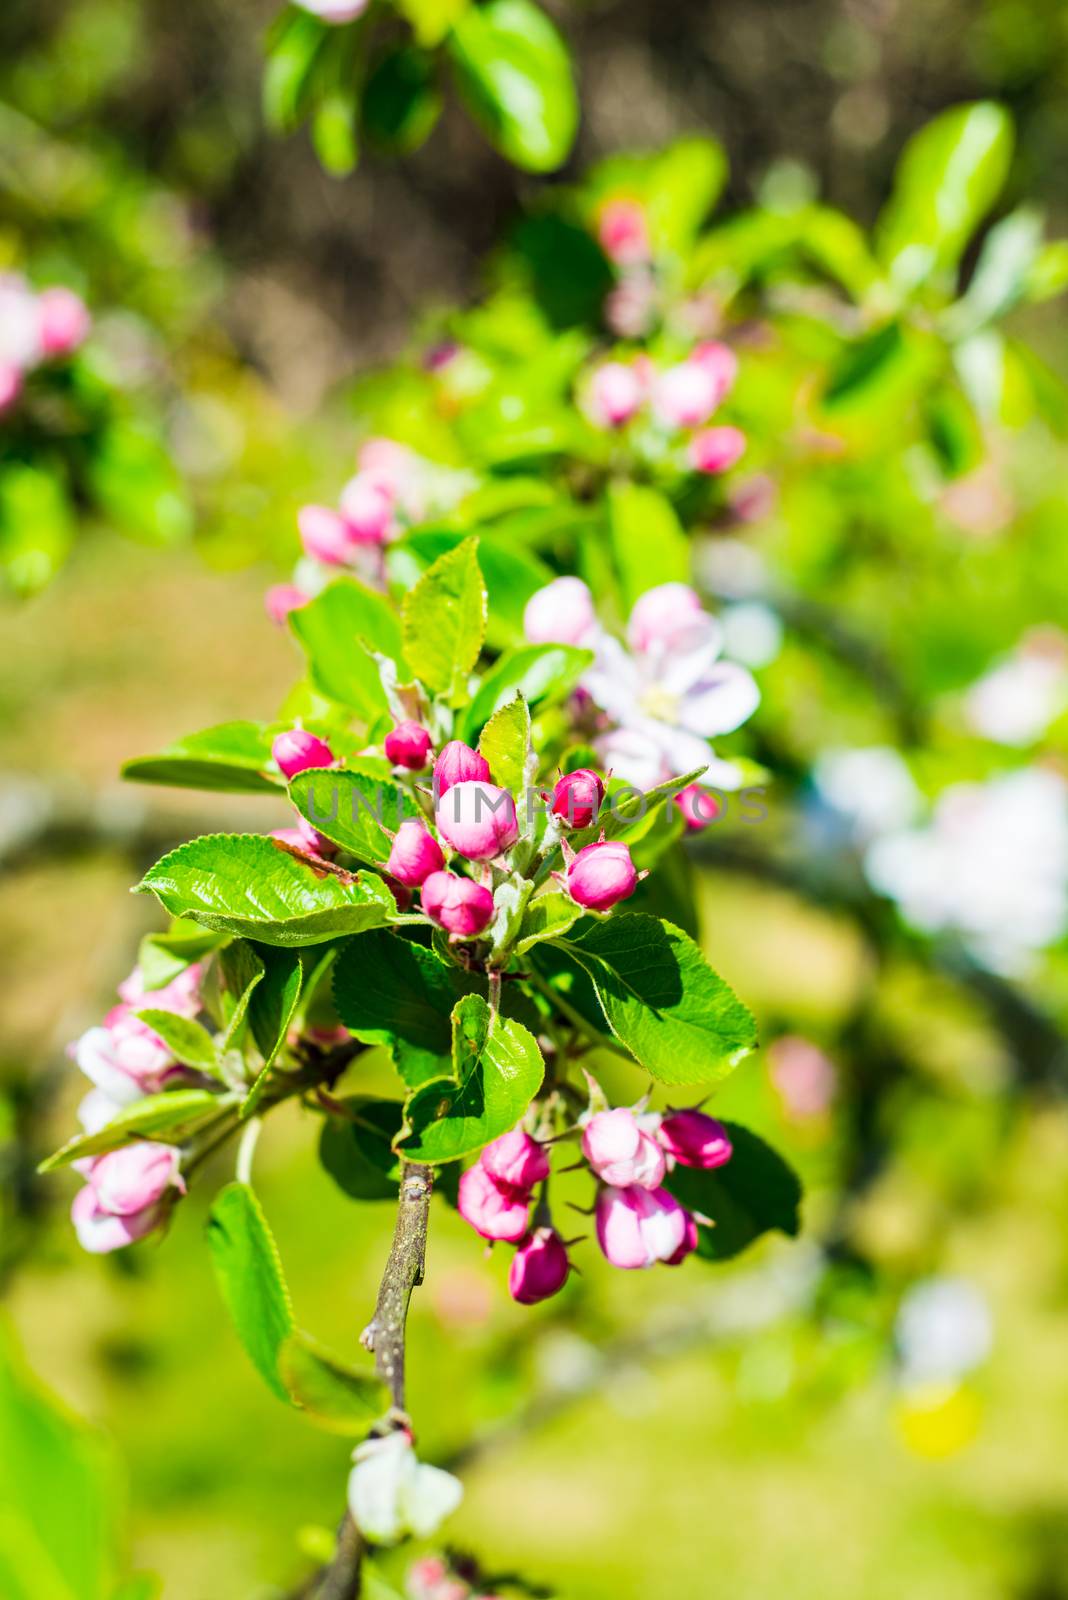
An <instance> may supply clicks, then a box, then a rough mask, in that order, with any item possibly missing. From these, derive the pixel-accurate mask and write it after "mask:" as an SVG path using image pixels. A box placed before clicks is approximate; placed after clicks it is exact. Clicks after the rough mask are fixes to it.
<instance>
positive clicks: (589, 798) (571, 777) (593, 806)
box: [552, 767, 604, 828]
mask: <svg viewBox="0 0 1068 1600" xmlns="http://www.w3.org/2000/svg"><path fill="white" fill-rule="evenodd" d="M603 799H604V781H603V779H602V778H601V777H600V775H599V774H598V773H596V772H594V771H593V770H592V769H591V768H590V767H578V768H576V770H575V771H574V772H565V773H564V774H563V776H562V777H560V778H559V779H558V780H557V782H556V785H555V787H554V789H553V803H552V812H553V816H555V817H560V818H561V819H562V820H563V821H564V822H566V823H567V824H568V825H569V827H572V828H588V827H589V826H590V823H591V822H596V820H597V815H598V812H599V811H600V809H601V802H602V801H603Z"/></svg>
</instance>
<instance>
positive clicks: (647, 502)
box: [608, 483, 690, 611]
mask: <svg viewBox="0 0 1068 1600" xmlns="http://www.w3.org/2000/svg"><path fill="white" fill-rule="evenodd" d="M608 526H609V530H610V532H611V536H612V549H613V551H614V552H615V558H616V566H617V568H618V570H619V579H620V585H621V588H622V591H623V600H624V603H625V605H626V607H627V609H628V611H629V609H630V607H631V606H632V605H633V604H634V602H635V600H637V598H638V596H639V595H642V594H644V593H645V591H646V589H652V588H655V587H656V585H657V584H661V583H689V581H690V547H689V542H688V540H687V538H686V535H685V534H684V533H683V531H682V524H681V523H680V522H679V519H678V517H677V516H676V515H675V511H674V508H673V507H672V505H671V502H670V501H669V500H667V499H665V497H664V496H663V495H662V494H660V492H659V491H658V490H656V489H649V488H646V487H645V486H644V485H642V484H637V483H620V484H613V485H612V486H611V487H610V489H609V491H608Z"/></svg>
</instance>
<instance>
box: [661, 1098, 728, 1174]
mask: <svg viewBox="0 0 1068 1600" xmlns="http://www.w3.org/2000/svg"><path fill="white" fill-rule="evenodd" d="M656 1137H657V1139H658V1140H659V1142H660V1144H661V1146H662V1147H663V1148H664V1149H665V1150H666V1151H667V1153H668V1155H669V1156H671V1157H672V1159H673V1160H675V1161H677V1162H678V1163H679V1165H680V1166H683V1167H701V1168H703V1169H704V1170H705V1171H706V1172H708V1171H711V1170H712V1169H713V1168H714V1167H722V1166H723V1165H724V1164H725V1163H726V1162H728V1161H729V1160H730V1158H731V1155H732V1154H733V1149H732V1146H731V1141H730V1138H729V1136H728V1134H727V1130H726V1128H725V1127H724V1126H723V1124H722V1122H717V1121H716V1119H715V1117H709V1116H706V1115H705V1113H704V1112H703V1111H693V1110H690V1111H673V1112H672V1113H671V1114H670V1115H669V1116H666V1117H663V1118H662V1119H661V1122H660V1126H659V1128H658V1129H657V1133H656Z"/></svg>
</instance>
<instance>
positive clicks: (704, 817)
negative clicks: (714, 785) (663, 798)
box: [675, 783, 722, 833]
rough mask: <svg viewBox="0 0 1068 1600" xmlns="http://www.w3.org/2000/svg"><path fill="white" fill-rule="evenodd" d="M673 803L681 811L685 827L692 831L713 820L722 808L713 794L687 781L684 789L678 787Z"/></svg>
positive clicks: (704, 826)
mask: <svg viewBox="0 0 1068 1600" xmlns="http://www.w3.org/2000/svg"><path fill="white" fill-rule="evenodd" d="M675 804H676V806H677V807H678V809H679V810H680V811H681V812H682V816H683V820H684V821H685V823H686V826H687V828H688V829H690V830H691V831H692V832H694V833H696V832H697V831H698V830H699V829H701V828H707V827H708V825H709V823H710V822H715V820H716V818H717V817H718V816H719V814H720V811H721V810H722V807H721V806H720V803H719V801H718V800H717V799H716V797H715V795H714V794H712V793H711V792H710V791H709V790H708V789H705V788H703V787H702V786H701V784H699V783H688V784H687V785H686V787H685V789H680V790H679V792H678V794H677V795H676V796H675Z"/></svg>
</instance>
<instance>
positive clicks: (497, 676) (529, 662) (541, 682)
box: [463, 644, 593, 741]
mask: <svg viewBox="0 0 1068 1600" xmlns="http://www.w3.org/2000/svg"><path fill="white" fill-rule="evenodd" d="M592 660H593V654H592V652H591V651H589V650H577V649H576V648H575V646H574V645H570V644H528V645H522V646H521V647H520V648H519V649H518V650H510V651H509V652H508V653H507V654H506V655H503V656H501V658H500V660H499V661H497V662H495V663H494V665H493V666H492V667H491V668H490V669H489V671H488V672H487V673H485V674H484V675H483V678H482V682H481V684H480V686H479V690H478V693H477V694H476V695H475V698H474V700H473V701H472V702H471V704H470V706H469V707H468V709H467V714H466V716H465V718H464V734H463V737H464V738H465V739H467V740H469V741H470V740H471V739H474V738H476V737H477V736H478V734H479V733H480V732H481V730H482V728H483V727H484V725H485V724H486V723H487V722H488V721H489V719H490V717H492V715H493V713H494V712H495V711H499V710H500V708H501V707H502V706H504V705H507V704H508V702H509V701H510V700H514V699H515V697H516V695H517V694H520V695H522V696H523V699H524V700H525V701H526V703H527V705H528V706H529V708H530V710H531V711H532V712H536V711H540V710H541V709H542V707H544V706H547V705H554V704H556V703H557V702H558V701H560V700H563V699H566V697H567V696H568V695H569V694H570V693H571V691H572V689H573V688H574V687H575V685H576V683H577V682H578V680H579V679H580V678H581V676H582V674H583V673H584V672H585V671H586V668H587V667H588V666H589V665H590V663H591V662H592Z"/></svg>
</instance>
